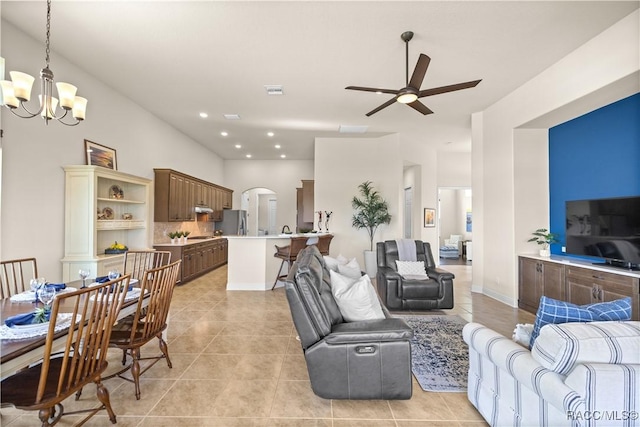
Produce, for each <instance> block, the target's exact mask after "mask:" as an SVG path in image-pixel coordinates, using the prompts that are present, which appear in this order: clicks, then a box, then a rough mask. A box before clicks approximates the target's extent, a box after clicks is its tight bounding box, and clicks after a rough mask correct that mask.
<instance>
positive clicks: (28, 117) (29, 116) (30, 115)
mask: <svg viewBox="0 0 640 427" xmlns="http://www.w3.org/2000/svg"><path fill="white" fill-rule="evenodd" d="M20 106H21V107H22V109H23V110H24V111H26V112H27V113H28V114H29V115H28V116H23V115H21V114H18V113H17V112H16V110H17V108H9V111H11V112H12V113H13V114H14V115H16V116H18V117H20V118H21V119H30V118H32V117H35V116H37V115H38V114H40V111H42V109H40V111H39V112H37V113H32V112H31V111H29V110H27V109H26V107H25V106H24V104H23V103H22V101H20Z"/></svg>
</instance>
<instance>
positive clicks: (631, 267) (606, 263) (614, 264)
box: [591, 260, 640, 271]
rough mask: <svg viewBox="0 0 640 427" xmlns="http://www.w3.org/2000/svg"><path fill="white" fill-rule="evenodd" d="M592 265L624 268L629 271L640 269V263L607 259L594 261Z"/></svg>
mask: <svg viewBox="0 0 640 427" xmlns="http://www.w3.org/2000/svg"><path fill="white" fill-rule="evenodd" d="M591 264H592V265H598V266H605V267H615V268H622V269H624V270H629V271H640V265H638V264H633V263H630V262H625V261H616V260H607V261H602V262H592V263H591Z"/></svg>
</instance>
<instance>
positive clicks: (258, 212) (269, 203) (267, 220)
mask: <svg viewBox="0 0 640 427" xmlns="http://www.w3.org/2000/svg"><path fill="white" fill-rule="evenodd" d="M240 200H241V203H240V206H241V209H243V210H246V211H247V235H248V236H265V235H268V234H276V226H275V224H276V220H277V209H278V208H277V204H278V195H277V194H276V192H275V191H273V190H270V189H268V188H264V187H256V188H250V189H248V190H245V191H243V192H242V196H241V198H240Z"/></svg>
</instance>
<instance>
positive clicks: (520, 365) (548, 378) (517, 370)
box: [462, 323, 582, 412]
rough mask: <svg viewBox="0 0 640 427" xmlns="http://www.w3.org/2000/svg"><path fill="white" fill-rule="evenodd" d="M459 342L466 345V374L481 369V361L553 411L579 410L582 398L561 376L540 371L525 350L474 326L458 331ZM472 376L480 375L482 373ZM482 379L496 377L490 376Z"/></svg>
mask: <svg viewBox="0 0 640 427" xmlns="http://www.w3.org/2000/svg"><path fill="white" fill-rule="evenodd" d="M462 338H463V339H464V341H465V342H466V343H467V344H468V345H469V364H470V374H471V372H473V371H474V367H475V369H478V366H481V365H482V363H481V360H485V361H488V362H490V363H491V364H492V365H493V366H494V367H496V368H499V369H500V371H502V372H504V373H505V374H506V375H509V376H511V377H513V378H515V379H516V381H517V382H518V383H520V384H521V385H522V386H524V387H527V388H528V389H529V390H532V391H533V392H534V393H535V394H537V395H538V396H540V397H541V398H543V399H544V400H545V401H547V402H548V403H549V404H551V405H553V406H554V407H555V408H556V409H557V410H559V411H561V412H566V411H569V410H573V411H576V410H578V409H580V403H581V402H582V399H581V398H582V396H580V395H579V393H578V392H577V391H576V390H574V389H572V388H571V387H569V386H568V385H567V384H565V377H564V376H563V375H560V374H558V373H556V372H553V371H550V370H548V369H546V368H544V367H543V366H542V365H541V364H540V363H538V362H537V361H536V360H535V359H534V358H533V357H532V356H531V352H530V351H529V350H527V349H526V348H524V347H522V346H521V345H519V344H516V343H515V342H513V341H512V340H510V339H508V338H506V337H504V336H503V335H500V334H499V333H497V332H496V331H494V330H492V329H489V328H487V327H485V326H483V325H480V324H478V323H467V324H466V325H465V326H464V328H463V329H462ZM485 366H486V365H485ZM474 374H475V375H482V372H475V373H474ZM485 375H488V376H492V375H493V376H496V374H495V373H491V372H488V373H486V374H485Z"/></svg>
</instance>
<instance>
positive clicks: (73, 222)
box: [62, 166, 151, 281]
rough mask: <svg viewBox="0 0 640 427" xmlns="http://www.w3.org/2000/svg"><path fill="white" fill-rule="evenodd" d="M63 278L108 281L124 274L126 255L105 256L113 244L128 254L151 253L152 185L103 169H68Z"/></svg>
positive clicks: (66, 279) (77, 167)
mask: <svg viewBox="0 0 640 427" xmlns="http://www.w3.org/2000/svg"><path fill="white" fill-rule="evenodd" d="M64 173H65V206H64V212H65V225H64V234H65V238H64V258H63V259H62V276H63V277H62V278H63V280H64V281H68V280H74V279H77V278H78V270H79V269H81V268H82V269H89V270H90V271H91V276H92V277H96V276H103V275H105V274H106V273H107V271H108V270H109V269H111V268H113V267H116V268H122V262H123V257H124V255H122V254H105V253H104V252H105V249H107V248H108V247H109V246H110V245H111V244H113V243H114V242H116V241H117V242H118V243H121V244H124V245H126V246H127V247H128V248H129V249H148V248H150V247H151V245H150V242H151V231H150V230H151V228H150V227H149V217H150V206H151V203H150V197H151V196H150V187H151V180H149V179H146V178H141V177H137V176H134V175H129V174H126V173H122V172H118V171H114V170H111V169H106V168H102V167H99V166H65V167H64Z"/></svg>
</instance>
